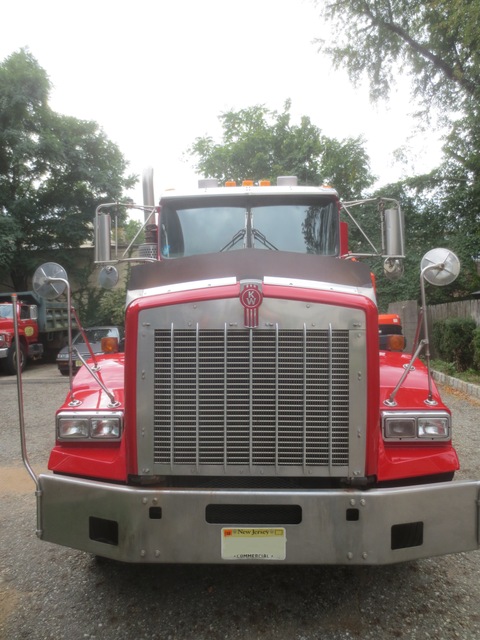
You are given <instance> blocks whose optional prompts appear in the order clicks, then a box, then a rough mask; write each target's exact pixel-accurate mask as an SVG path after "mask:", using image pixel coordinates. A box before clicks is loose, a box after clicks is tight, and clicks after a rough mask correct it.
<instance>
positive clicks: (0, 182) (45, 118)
mask: <svg viewBox="0 0 480 640" xmlns="http://www.w3.org/2000/svg"><path fill="white" fill-rule="evenodd" d="M49 90H50V82H49V80H48V77H47V74H46V72H45V71H44V70H43V69H42V68H41V67H40V66H39V64H38V63H37V61H36V60H35V59H34V58H33V56H32V55H31V54H29V53H28V52H26V51H24V50H22V51H19V52H17V53H13V54H12V55H11V56H9V57H8V58H6V59H5V60H4V61H3V63H2V64H0V221H1V223H0V224H1V228H0V232H1V231H4V232H5V236H3V234H2V240H0V249H3V248H6V249H7V250H5V251H3V250H2V251H0V253H1V255H2V258H1V260H0V273H1V272H3V273H9V275H10V277H11V279H12V280H13V284H14V287H15V288H16V289H17V290H22V289H25V288H26V286H27V276H28V275H30V274H31V266H32V265H31V255H32V251H33V250H36V251H38V250H40V251H41V250H47V249H51V248H55V249H69V248H72V247H79V246H80V245H81V244H82V243H84V242H85V241H87V240H89V239H91V236H92V226H91V221H92V217H93V212H94V211H95V208H96V206H97V205H98V204H99V203H101V202H105V201H112V200H119V199H120V198H121V196H122V192H123V190H124V189H127V188H130V187H131V186H132V185H133V184H134V183H135V178H134V177H133V176H128V177H125V175H124V174H125V171H126V167H127V163H126V161H125V160H124V158H123V156H122V154H121V153H120V151H119V149H118V147H117V146H116V145H115V144H113V143H112V142H110V141H109V140H108V138H107V137H106V136H105V134H104V133H103V131H102V130H101V129H100V128H99V127H98V125H97V124H96V123H94V122H88V121H82V120H77V119H75V118H72V117H70V116H64V115H61V114H57V113H55V112H53V111H52V110H51V109H50V108H49V106H48V97H49Z"/></svg>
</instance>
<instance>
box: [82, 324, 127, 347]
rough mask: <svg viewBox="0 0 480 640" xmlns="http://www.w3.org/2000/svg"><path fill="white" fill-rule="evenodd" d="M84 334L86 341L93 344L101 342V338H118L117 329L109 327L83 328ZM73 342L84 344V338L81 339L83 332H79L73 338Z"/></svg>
mask: <svg viewBox="0 0 480 640" xmlns="http://www.w3.org/2000/svg"><path fill="white" fill-rule="evenodd" d="M84 331H85V335H86V336H87V340H88V342H90V344H93V343H94V342H101V341H102V338H118V330H117V329H114V328H113V327H112V328H109V327H104V328H98V329H85V330H84ZM73 343H74V344H82V343H83V344H85V340H84V339H83V334H81V333H79V334H77V335H76V336H75V338H74V340H73Z"/></svg>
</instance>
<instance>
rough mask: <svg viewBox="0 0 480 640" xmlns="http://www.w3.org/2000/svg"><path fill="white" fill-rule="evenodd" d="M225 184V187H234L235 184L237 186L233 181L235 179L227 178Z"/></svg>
mask: <svg viewBox="0 0 480 640" xmlns="http://www.w3.org/2000/svg"><path fill="white" fill-rule="evenodd" d="M225 186H226V187H236V186H237V183H236V182H235V180H227V181H226V182H225Z"/></svg>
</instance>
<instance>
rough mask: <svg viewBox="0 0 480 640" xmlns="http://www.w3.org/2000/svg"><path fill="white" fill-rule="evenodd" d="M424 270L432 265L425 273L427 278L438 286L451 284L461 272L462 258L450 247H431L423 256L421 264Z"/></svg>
mask: <svg viewBox="0 0 480 640" xmlns="http://www.w3.org/2000/svg"><path fill="white" fill-rule="evenodd" d="M420 267H421V269H422V271H423V270H424V269H425V268H426V267H431V268H430V269H428V270H427V271H425V273H424V277H425V280H426V281H427V282H429V283H430V284H433V285H436V286H437V287H444V286H446V285H447V284H451V283H452V282H453V281H454V280H455V279H456V278H457V276H458V274H459V273H460V260H459V259H458V258H457V256H456V255H455V254H454V253H453V251H450V249H442V248H437V249H431V250H430V251H428V252H427V253H426V254H425V255H424V256H423V258H422V262H421V264H420Z"/></svg>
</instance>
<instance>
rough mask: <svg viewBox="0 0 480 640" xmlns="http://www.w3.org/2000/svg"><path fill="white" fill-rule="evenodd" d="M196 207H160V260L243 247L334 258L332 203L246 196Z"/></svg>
mask: <svg viewBox="0 0 480 640" xmlns="http://www.w3.org/2000/svg"><path fill="white" fill-rule="evenodd" d="M197 202H198V201H197ZM201 204H202V206H192V204H191V201H187V200H185V201H178V200H171V201H166V202H164V203H163V205H162V212H161V239H160V243H161V246H160V251H161V255H162V257H163V258H180V257H185V256H192V255H198V254H201V253H216V252H219V251H232V250H236V249H245V248H248V249H264V250H272V251H293V252H296V253H313V254H319V255H337V254H338V238H339V233H338V224H339V223H338V210H337V206H336V203H335V201H332V200H329V199H326V198H319V197H318V196H316V197H314V198H313V197H311V196H309V197H307V196H297V197H296V198H286V197H285V196H281V197H274V196H272V197H268V198H266V197H262V198H256V199H255V198H254V197H253V196H250V197H246V198H243V199H241V198H238V197H236V198H221V199H220V198H210V199H202V200H201Z"/></svg>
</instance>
